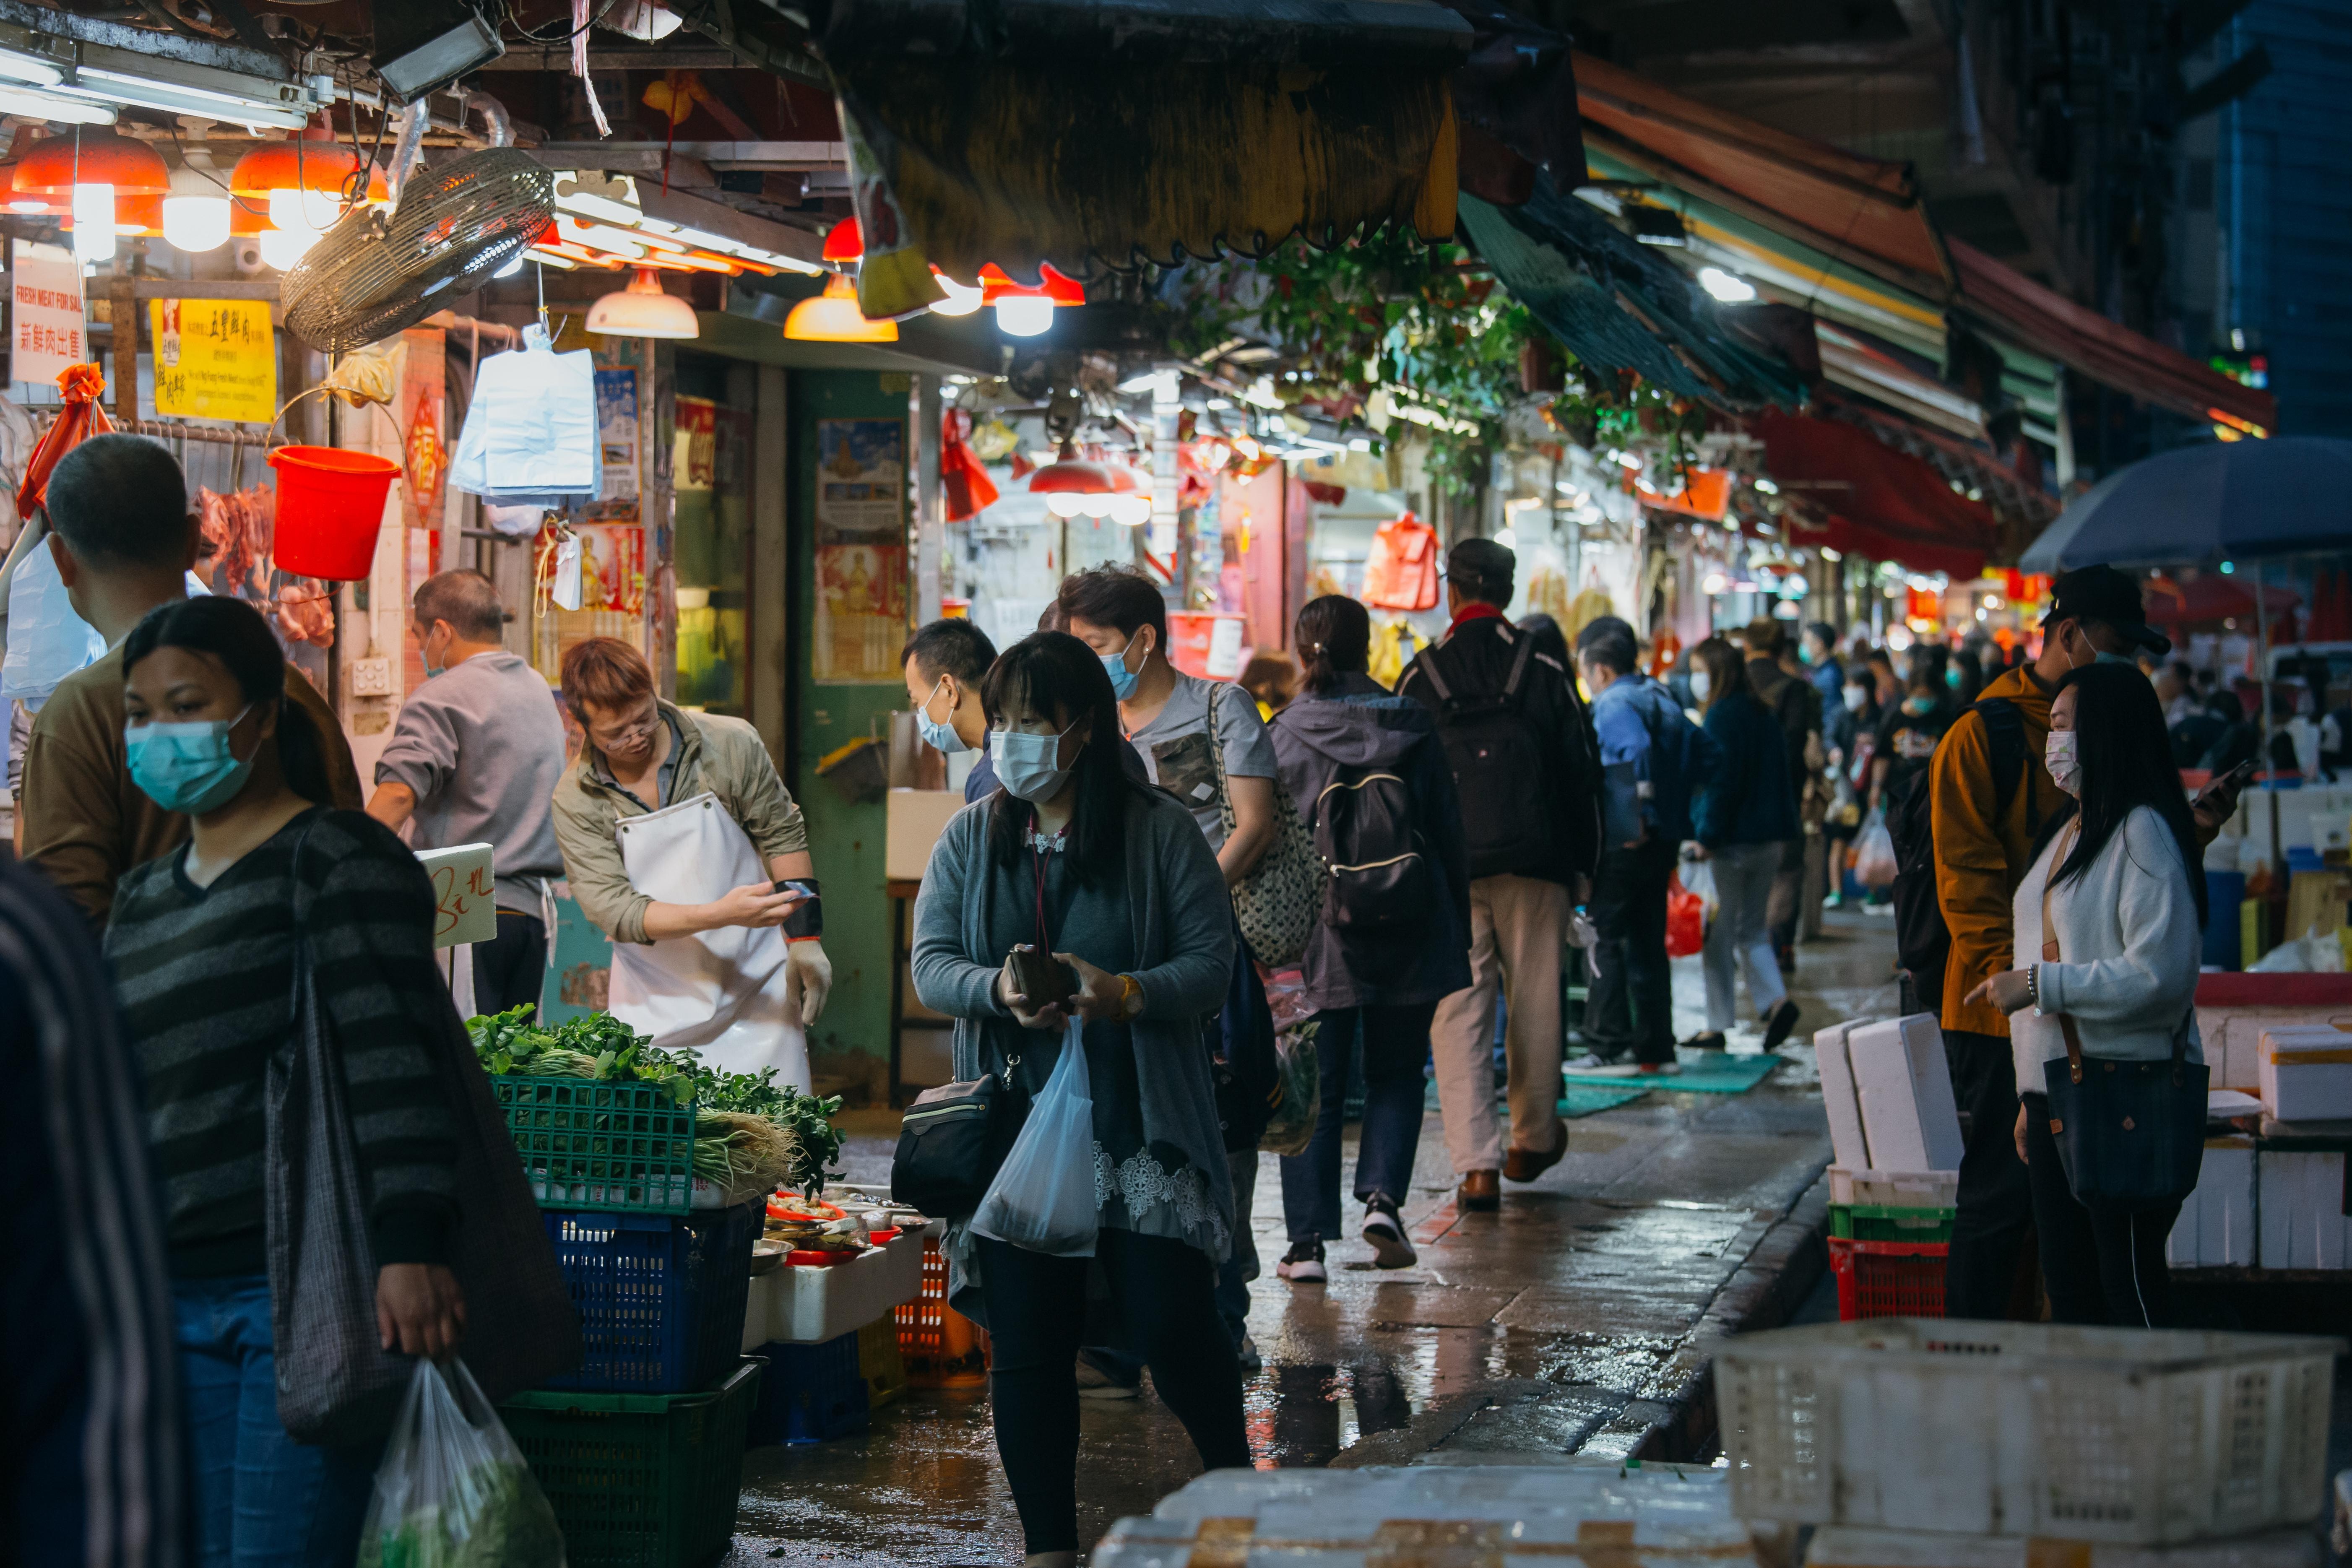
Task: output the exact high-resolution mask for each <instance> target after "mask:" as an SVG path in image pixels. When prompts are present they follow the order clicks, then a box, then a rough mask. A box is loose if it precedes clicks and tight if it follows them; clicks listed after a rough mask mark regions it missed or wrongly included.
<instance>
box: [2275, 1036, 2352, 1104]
mask: <svg viewBox="0 0 2352 1568" xmlns="http://www.w3.org/2000/svg"><path fill="white" fill-rule="evenodd" d="M2261 1072H2262V1078H2261V1082H2262V1094H2263V1110H2267V1111H2269V1112H2270V1113H2271V1115H2273V1116H2274V1117H2276V1118H2277V1119H2278V1120H2279V1121H2344V1120H2346V1119H2347V1118H2352V1033H2347V1032H2346V1031H2345V1030H2342V1029H2338V1028H2336V1027H2334V1026H2331V1025H2326V1024H2322V1025H2320V1026H2317V1027H2302V1028H2277V1029H2265V1030H2263V1035H2262V1054H2261Z"/></svg>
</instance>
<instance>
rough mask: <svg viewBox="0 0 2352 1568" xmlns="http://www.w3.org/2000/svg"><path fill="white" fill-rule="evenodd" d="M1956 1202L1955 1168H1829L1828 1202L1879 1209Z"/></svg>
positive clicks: (1932, 1206) (1934, 1206)
mask: <svg viewBox="0 0 2352 1568" xmlns="http://www.w3.org/2000/svg"><path fill="white" fill-rule="evenodd" d="M1959 1201H1960V1173H1958V1171H1850V1170H1847V1169H1846V1168H1845V1167H1844V1166H1843V1165H1832V1166H1831V1167H1830V1202H1832V1203H1833V1204H1874V1205H1878V1206H1880V1207H1883V1208H1896V1209H1948V1208H1953V1207H1956V1206H1958V1204H1959Z"/></svg>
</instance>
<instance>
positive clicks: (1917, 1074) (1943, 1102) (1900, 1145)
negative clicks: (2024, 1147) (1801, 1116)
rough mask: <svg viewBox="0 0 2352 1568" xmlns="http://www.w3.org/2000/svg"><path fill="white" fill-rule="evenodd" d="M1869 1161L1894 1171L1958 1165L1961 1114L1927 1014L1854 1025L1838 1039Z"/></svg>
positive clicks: (1940, 1044)
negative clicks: (1842, 1043) (1842, 1045)
mask: <svg viewBox="0 0 2352 1568" xmlns="http://www.w3.org/2000/svg"><path fill="white" fill-rule="evenodd" d="M1845 1054H1846V1061H1847V1063H1848V1065H1849V1066H1851V1067H1852V1068H1853V1085H1854V1097H1855V1099H1856V1100H1859V1101H1860V1102H1861V1105H1862V1129H1863V1135H1864V1137H1865V1138H1866V1139H1868V1141H1869V1143H1870V1158H1871V1163H1872V1164H1873V1165H1875V1166H1877V1167H1879V1168H1881V1169H1885V1170H1893V1171H1957V1170H1958V1169H1959V1168H1960V1116H1959V1111H1958V1108H1957V1107H1955V1106H1954V1104H1953V1103H1952V1079H1951V1074H1950V1072H1949V1070H1948V1068H1946V1067H1945V1065H1944V1034H1943V1031H1942V1030H1941V1029H1939V1028H1937V1026H1936V1018H1935V1015H1934V1014H1932V1013H1913V1014H1911V1015H1909V1016H1906V1017H1902V1018H1896V1019H1894V1020H1891V1021H1888V1022H1884V1023H1876V1024H1860V1025H1856V1026H1854V1027H1853V1030H1851V1031H1850V1032H1849V1033H1848V1034H1847V1035H1846V1037H1845Z"/></svg>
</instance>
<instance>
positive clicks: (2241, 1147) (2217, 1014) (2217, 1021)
mask: <svg viewBox="0 0 2352 1568" xmlns="http://www.w3.org/2000/svg"><path fill="white" fill-rule="evenodd" d="M2264 831H2265V832H2267V831H2268V829H2267V828H2265V829H2264ZM2228 984H2232V985H2243V984H2246V982H2244V981H2241V980H2237V979H2235V978H2234V977H2233V978H2231V980H2230V981H2229V982H2228ZM2340 1011H2342V1009H2341V1008H2339V1007H2336V1006H2317V1007H2309V1006H2305V1007H2278V1006H2263V1005H2252V1006H2237V1005H2227V1006H2220V1005H2200V1007H2199V1008H2198V1009H2197V1034H2198V1038H2199V1041H2200V1044H2201V1045H2202V1047H2203V1048H2204V1052H2205V1066H2206V1068H2207V1070H2208V1072H2209V1074H2210V1079H2209V1083H2210V1088H2211V1089H2213V1090H2214V1091H2215V1092H2216V1093H2217V1094H2218V1093H2220V1092H2221V1091H2222V1090H2236V1091H2237V1092H2238V1093H2241V1094H2246V1095H2252V1094H2255V1093H2258V1092H2259V1091H2260V1089H2261V1088H2262V1081H2263V1068H2262V1058H2263V1037H2264V1036H2265V1035H2268V1034H2271V1033H2274V1032H2276V1031H2278V1030H2281V1029H2293V1028H2295V1027H2297V1026H2315V1025H2325V1024H2326V1021H2327V1017H2328V1016H2329V1015H2330V1014H2332V1013H2336V1012H2340ZM2347 1043H2352V1042H2347ZM2238 1103H2239V1104H2240V1105H2241V1106H2243V1105H2244V1103H2245V1102H2244V1101H2239V1102H2238ZM2217 1114H2229V1113H2217ZM2272 1114H2273V1115H2275V1114H2276V1113H2275V1112H2272ZM2276 1158H2277V1156H2276V1155H2267V1156H2265V1157H2264V1159H2265V1163H2269V1162H2271V1161H2274V1160H2275V1159H2276ZM2255 1180H2256V1171H2255V1154H2254V1141H2253V1140H2252V1138H2249V1137H2243V1136H2239V1135H2235V1134H2226V1135H2223V1136H2221V1137H2218V1138H2208V1139H2207V1140H2206V1141H2205V1163H2204V1166H2203V1168H2202V1169H2201V1170H2200V1171H2199V1173H2198V1175H2197V1190H2196V1192H2194V1193H2192V1194H2189V1201H2188V1202H2186V1203H2184V1204H2183V1205H2180V1218H2179V1221H2178V1222H2177V1223H2175V1225H2174V1226H2173V1227H2172V1235H2171V1237H2169V1238H2168V1240H2167V1242H2166V1244H2165V1256H2166V1259H2167V1261H2168V1262H2169V1263H2170V1264H2171V1265H2172V1267H2173V1268H2252V1267H2253V1266H2254V1265H2255V1264H2256V1263H2257V1262H2258V1261H2262V1259H2261V1258H2260V1256H2259V1255H2258V1253H2257V1250H2256V1240H2257V1237H2256V1226H2255V1215H2256V1214H2257V1213H2258V1212H2259V1213H2261V1214H2262V1215H2263V1229H2264V1230H2265V1231H2268V1230H2269V1229H2270V1228H2272V1227H2273V1226H2277V1225H2279V1224H2281V1223H2282V1217H2283V1216H2280V1215H2273V1214H2272V1213H2271V1211H2270V1205H2268V1204H2267V1203H2263V1204H2261V1205H2257V1204H2256V1203H2255V1201H2254V1184H2255ZM2280 1240H2281V1243H2282V1245H2283V1244H2284V1240H2285V1234H2284V1232H2283V1233H2282V1234H2281V1237H2280ZM2270 1266H2271V1267H2273V1268H2276V1267H2284V1266H2283V1265H2278V1264H2272V1265H2270ZM2299 1267H2310V1266H2309V1265H2302V1266H2299ZM1890 1568H1893V1565H1890Z"/></svg>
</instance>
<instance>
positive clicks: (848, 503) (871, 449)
mask: <svg viewBox="0 0 2352 1568" xmlns="http://www.w3.org/2000/svg"><path fill="white" fill-rule="evenodd" d="M816 432H817V437H816V438H817V474H816V628H815V630H816V636H815V639H814V648H813V649H812V653H813V655H814V658H813V659H812V663H813V664H814V667H815V668H814V675H815V677H816V679H819V680H830V681H853V680H855V681H864V680H872V681H887V680H891V679H898V677H899V668H898V648H899V647H900V645H901V644H902V643H904V642H905V641H906V637H907V632H908V625H907V422H906V421H905V420H903V419H820V420H818V421H817V426H816Z"/></svg>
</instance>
